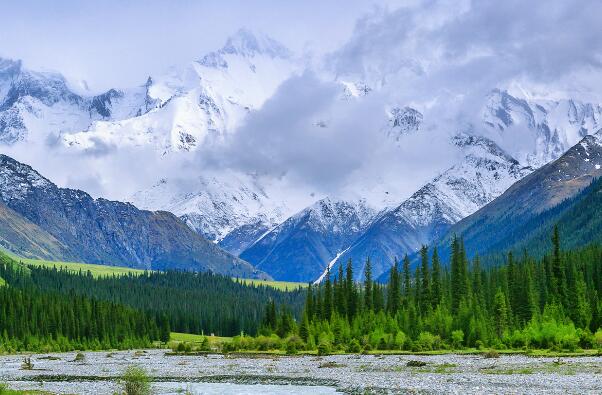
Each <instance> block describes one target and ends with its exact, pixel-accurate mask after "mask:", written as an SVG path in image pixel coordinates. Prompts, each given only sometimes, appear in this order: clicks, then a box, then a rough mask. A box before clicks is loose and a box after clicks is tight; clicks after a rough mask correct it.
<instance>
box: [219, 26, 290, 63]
mask: <svg viewBox="0 0 602 395" xmlns="http://www.w3.org/2000/svg"><path fill="white" fill-rule="evenodd" d="M221 52H223V53H226V54H239V55H244V56H249V57H252V56H255V55H257V54H266V55H269V56H271V57H273V58H288V57H289V56H290V51H289V50H288V48H286V47H285V46H284V45H282V44H281V43H279V42H278V41H276V40H274V39H272V38H271V37H269V36H266V35H265V34H257V33H254V32H252V31H251V30H249V29H247V28H241V29H239V30H238V31H237V32H236V33H234V34H233V35H232V36H230V37H228V39H227V40H226V45H224V47H223V48H222V49H221Z"/></svg>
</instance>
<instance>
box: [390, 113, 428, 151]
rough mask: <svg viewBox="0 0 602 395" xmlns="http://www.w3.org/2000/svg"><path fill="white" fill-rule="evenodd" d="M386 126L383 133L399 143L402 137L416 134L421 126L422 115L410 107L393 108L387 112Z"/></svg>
mask: <svg viewBox="0 0 602 395" xmlns="http://www.w3.org/2000/svg"><path fill="white" fill-rule="evenodd" d="M387 117H388V121H389V122H388V126H387V128H386V130H385V133H386V135H387V136H388V137H390V138H392V139H394V140H395V141H397V142H399V140H400V139H401V138H403V136H405V135H408V134H410V133H414V132H417V131H418V130H419V129H420V125H421V124H422V118H423V116H422V114H421V113H420V112H419V111H416V110H415V109H413V108H411V107H403V108H399V107H393V108H391V109H390V110H389V111H387Z"/></svg>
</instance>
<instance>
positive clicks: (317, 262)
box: [240, 198, 376, 281]
mask: <svg viewBox="0 0 602 395" xmlns="http://www.w3.org/2000/svg"><path fill="white" fill-rule="evenodd" d="M375 215H376V210H374V209H373V208H371V207H369V206H368V205H367V204H366V202H365V201H364V200H359V201H344V200H338V199H333V198H324V199H321V200H319V201H317V202H315V203H314V204H312V205H311V206H309V207H307V208H305V209H304V210H302V211H300V212H299V213H297V214H295V215H293V216H292V217H290V218H288V219H287V220H286V221H284V222H283V223H281V224H280V225H278V226H276V227H275V228H274V229H272V230H271V231H269V232H268V233H267V234H265V235H263V237H262V238H260V239H259V240H257V241H256V242H255V243H254V244H253V245H251V246H250V247H249V248H247V249H246V250H245V251H244V252H243V253H242V254H241V255H240V257H241V258H243V259H245V260H246V261H248V262H250V263H252V264H254V265H256V267H257V268H261V269H260V270H264V271H269V272H271V273H273V275H272V276H273V277H274V278H277V279H283V280H290V281H293V280H294V281H314V280H315V279H316V278H318V277H319V276H320V274H322V273H323V272H324V270H325V268H326V267H327V266H328V262H331V261H332V260H333V258H335V257H336V255H337V253H339V252H340V251H342V250H344V249H346V248H347V247H349V246H350V245H351V244H352V242H353V240H355V238H356V237H357V236H358V235H360V234H361V233H362V232H363V231H364V230H365V229H366V228H367V227H368V226H369V224H370V223H371V221H372V220H373V218H374V216H375ZM335 261H336V260H335ZM284 262H285V264H283V263H284Z"/></svg>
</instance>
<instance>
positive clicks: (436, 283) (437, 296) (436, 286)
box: [431, 247, 441, 309]
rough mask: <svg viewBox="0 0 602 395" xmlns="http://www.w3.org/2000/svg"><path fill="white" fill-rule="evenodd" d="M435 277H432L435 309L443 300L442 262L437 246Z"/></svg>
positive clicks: (434, 252) (435, 249) (434, 255)
mask: <svg viewBox="0 0 602 395" xmlns="http://www.w3.org/2000/svg"><path fill="white" fill-rule="evenodd" d="M432 266H433V279H432V284H433V285H432V302H431V305H432V306H433V309H435V308H436V307H437V306H438V305H439V303H440V302H441V262H440V261H439V253H438V252H437V247H435V248H433V265H432Z"/></svg>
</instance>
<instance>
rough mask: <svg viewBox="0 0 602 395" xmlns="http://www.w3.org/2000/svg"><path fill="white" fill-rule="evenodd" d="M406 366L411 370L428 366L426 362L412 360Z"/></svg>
mask: <svg viewBox="0 0 602 395" xmlns="http://www.w3.org/2000/svg"><path fill="white" fill-rule="evenodd" d="M406 366H409V367H411V368H420V367H423V366H426V362H424V361H416V360H411V361H408V362H407V363H406Z"/></svg>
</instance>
